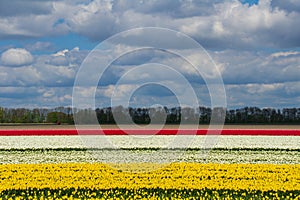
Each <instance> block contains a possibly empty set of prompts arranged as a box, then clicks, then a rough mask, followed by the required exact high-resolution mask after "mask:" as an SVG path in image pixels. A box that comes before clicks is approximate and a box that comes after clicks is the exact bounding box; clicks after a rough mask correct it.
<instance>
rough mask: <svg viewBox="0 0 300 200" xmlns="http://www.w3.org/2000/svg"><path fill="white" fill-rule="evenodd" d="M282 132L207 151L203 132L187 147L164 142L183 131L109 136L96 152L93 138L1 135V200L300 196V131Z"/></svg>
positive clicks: (221, 139)
mask: <svg viewBox="0 0 300 200" xmlns="http://www.w3.org/2000/svg"><path fill="white" fill-rule="evenodd" d="M281 131H282V133H286V134H278V133H275V134H274V135H272V134H270V133H271V131H270V132H268V133H269V134H258V135H255V134H253V132H251V131H250V132H249V134H246V133H245V132H243V133H244V134H242V135H238V134H233V135H230V134H224V135H220V136H218V139H217V140H216V141H215V144H214V146H212V147H211V148H209V149H204V148H203V147H202V146H201V144H202V143H203V141H205V138H206V137H207V136H205V135H201V134H199V135H197V136H193V138H192V143H191V144H190V145H189V147H188V148H185V149H183V148H180V145H178V146H176V145H166V144H168V143H172V141H173V140H174V137H179V141H181V140H183V139H184V138H188V137H192V136H189V135H188V134H187V135H180V136H174V135H172V134H170V135H163V134H160V135H154V136H151V137H148V138H147V137H145V138H144V137H141V136H138V137H136V138H135V137H134V136H126V135H109V136H107V137H109V140H110V141H111V142H112V143H113V144H114V145H115V146H114V148H108V147H103V148H101V147H99V146H97V145H96V146H93V145H94V144H88V145H87V143H85V142H86V141H87V140H86V139H85V137H91V138H92V140H95V141H96V136H95V135H90V136H89V135H84V136H78V135H63V134H60V135H48V134H46V135H43V134H36V132H35V134H32V135H23V134H19V135H7V134H2V135H1V131H0V199H300V137H299V135H297V134H298V133H299V131H298V130H294V131H293V134H287V132H284V130H281ZM275 132H276V131H275ZM2 133H3V132H2ZM18 133H21V132H18ZM40 133H42V131H40ZM258 133H259V131H258ZM265 133H266V132H265ZM290 133H291V132H290ZM93 137H95V138H93ZM101 137H105V136H100V139H101ZM132 137H133V138H132ZM180 137H182V138H180ZM209 137H210V136H209ZM98 139H99V138H98ZM102 139H103V138H102ZM88 141H89V140H88Z"/></svg>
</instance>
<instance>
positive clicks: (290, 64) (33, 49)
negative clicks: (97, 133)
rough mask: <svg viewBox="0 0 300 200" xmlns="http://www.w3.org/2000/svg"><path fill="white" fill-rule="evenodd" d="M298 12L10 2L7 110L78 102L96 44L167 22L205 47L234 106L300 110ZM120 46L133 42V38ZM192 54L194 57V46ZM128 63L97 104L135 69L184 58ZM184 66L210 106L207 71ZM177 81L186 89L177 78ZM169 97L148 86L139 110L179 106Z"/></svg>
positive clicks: (4, 59) (259, 7) (0, 90)
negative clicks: (78, 82) (75, 94)
mask: <svg viewBox="0 0 300 200" xmlns="http://www.w3.org/2000/svg"><path fill="white" fill-rule="evenodd" d="M299 18H300V1H295V0H286V1H281V0H272V1H271V0H260V1H258V0H248V1H246V0H241V1H237V0H228V1H221V0H212V1H210V0H202V1H195V0H187V1H184V0H165V1H156V0H148V1H132V0H75V1H74V0H55V1H50V0H44V1H38V0H28V1H26V2H25V1H22V0H13V1H11V0H3V1H1V2H0V106H2V107H29V108H33V107H56V106H71V105H72V90H73V85H74V80H75V77H76V75H77V73H78V71H79V69H80V66H81V64H82V62H83V61H84V59H85V58H86V57H87V56H88V54H89V53H90V51H91V50H92V49H93V48H95V47H96V46H97V45H98V44H99V43H100V42H102V41H104V40H105V39H107V38H109V37H111V36H113V35H115V34H117V33H119V32H121V31H126V30H129V29H132V28H139V27H161V28H168V29H172V30H175V31H179V32H181V33H184V34H186V35H188V36H190V37H191V38H193V39H194V40H195V41H197V42H198V43H199V44H201V45H202V46H203V47H204V48H205V50H206V51H207V52H208V53H209V55H210V56H211V57H212V59H213V60H214V62H215V63H216V66H217V68H218V71H219V72H220V74H221V77H222V79H223V81H224V87H225V91H226V100H227V104H228V107H229V108H238V107H243V106H258V107H276V108H282V107H300V79H299V74H300V22H299ZM145 37H147V36H145ZM161 37H166V39H167V36H161ZM162 40H164V38H162ZM175 42H177V41H175ZM178 42H179V41H178ZM118 45H119V46H120V49H128V48H130V47H132V46H130V45H132V44H127V43H126V42H124V43H120V44H118ZM134 45H137V44H134ZM112 53H114V52H112ZM190 55H191V58H193V52H190ZM109 56H110V55H109V54H108V55H107V59H109ZM122 59H123V60H122ZM122 59H121V60H119V61H116V62H115V63H113V64H112V66H111V67H110V68H109V69H108V70H107V72H106V74H105V77H102V79H101V80H103V82H102V83H101V84H99V85H100V86H99V87H98V89H97V94H96V102H97V104H98V106H109V105H110V99H111V95H112V93H113V91H114V89H115V88H116V83H117V81H118V79H120V78H121V76H122V75H124V73H126V72H127V71H128V69H129V68H130V67H135V66H138V65H141V64H145V63H149V62H157V63H166V62H167V61H170V60H173V61H174V62H177V64H178V63H180V61H178V60H177V59H176V58H173V57H171V56H165V55H163V54H162V53H160V52H151V51H148V52H142V51H141V52H137V53H133V54H131V55H128V56H127V57H126V58H122ZM128 66H130V67H128ZM178 71H179V72H180V73H182V74H183V75H184V76H185V77H186V79H187V80H188V81H189V82H191V83H192V85H193V87H194V90H195V92H196V94H197V96H198V98H199V102H201V104H203V105H205V106H210V99H209V94H208V91H207V87H206V85H205V82H204V81H203V80H202V79H201V77H200V78H199V77H197V76H196V75H195V74H193V72H192V71H189V69H188V68H185V67H184V65H182V68H180V67H179V68H178ZM145 74H147V73H146V72H145ZM156 78H157V77H153V82H156V81H158V80H157V79H156ZM167 78H168V77H166V79H167ZM170 82H172V84H173V86H174V87H176V88H180V84H179V83H178V82H176V80H170ZM136 84H137V83H134V82H130V83H126V84H124V85H121V87H120V88H122V91H119V93H120V94H118V96H119V97H120V98H122V94H124V93H126V91H129V90H130V88H134V87H135V86H136ZM170 94H172V93H170V91H169V90H167V89H165V88H160V89H159V88H157V85H155V86H153V87H152V88H151V87H142V88H140V89H139V90H137V92H136V93H135V94H134V95H133V97H132V99H131V101H132V105H136V106H143V105H146V106H151V105H153V104H159V103H160V104H161V105H169V106H172V105H176V102H177V101H176V97H175V96H174V95H170ZM181 95H186V94H184V93H182V94H181Z"/></svg>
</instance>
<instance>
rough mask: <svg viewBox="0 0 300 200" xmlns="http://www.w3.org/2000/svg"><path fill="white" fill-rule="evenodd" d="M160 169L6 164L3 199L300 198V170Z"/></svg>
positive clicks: (1, 168) (0, 185) (0, 168)
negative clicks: (161, 194)
mask: <svg viewBox="0 0 300 200" xmlns="http://www.w3.org/2000/svg"><path fill="white" fill-rule="evenodd" d="M159 167H160V165H159V164H149V163H145V164H119V165H118V164H113V165H110V164H102V163H92V164H91V163H64V164H5V165H0V195H1V194H6V193H7V192H8V191H20V192H25V193H26V191H27V192H28V191H31V190H34V191H35V190H38V191H43V190H45V191H48V192H50V193H51V191H60V190H61V191H69V190H72V191H73V192H74V195H75V194H76V192H77V191H78V190H82V189H83V190H84V189H85V190H86V191H87V192H88V193H89V191H90V193H91V194H92V193H93V191H110V190H112V189H117V190H118V189H124V191H123V190H122V191H123V192H127V193H130V192H129V191H131V190H132V191H139V190H142V191H143V190H146V193H147V192H149V190H152V189H156V190H157V189H160V190H162V191H166V192H168V191H172V190H175V191H181V192H182V191H187V193H191V192H192V193H193V191H194V192H195V191H198V192H201V191H206V192H207V191H224V192H226V191H227V192H228V191H229V193H230V194H231V193H232V191H237V192H238V193H239V194H240V195H243V193H245V195H247V193H253V191H260V192H272V191H274V192H275V193H276V192H277V191H280V192H283V193H285V194H288V193H289V192H291V195H292V196H293V197H295V194H294V192H295V191H296V193H297V194H298V193H299V191H300V164H294V165H285V164H283V165H276V164H200V163H172V164H170V165H165V166H163V167H161V168H159ZM137 169H140V170H141V172H137ZM144 169H147V170H146V171H144ZM150 169H153V170H150ZM108 193H109V192H108ZM71 194H72V193H71ZM180 194H181V193H180ZM204 194H205V193H203V195H204ZM207 194H209V193H207ZM279 194H280V193H278V194H277V193H276V195H279ZM36 195H37V194H36ZM139 195H142V194H139ZM274 195H275V194H274ZM71 196H72V195H71ZM142 196H143V195H142Z"/></svg>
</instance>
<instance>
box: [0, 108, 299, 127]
mask: <svg viewBox="0 0 300 200" xmlns="http://www.w3.org/2000/svg"><path fill="white" fill-rule="evenodd" d="M213 114H214V115H215V117H217V118H218V117H219V118H222V117H225V124H300V108H283V109H275V108H258V107H243V108H239V109H225V108H213V109H211V108H209V107H198V108H191V107H184V108H181V107H173V108H168V107H156V108H131V107H129V108H124V107H123V106H117V107H113V108H112V107H106V108H97V109H95V110H93V109H73V110H72V108H71V107H57V108H53V109H47V108H34V109H28V108H3V107H0V123H56V124H74V121H75V122H76V123H81V124H92V123H100V124H116V123H124V124H127V123H130V122H134V123H136V124H149V123H154V124H155V123H166V124H180V123H195V122H196V123H199V124H209V123H210V120H211V118H212V115H213ZM95 119H96V121H95Z"/></svg>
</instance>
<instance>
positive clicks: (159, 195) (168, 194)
mask: <svg viewBox="0 0 300 200" xmlns="http://www.w3.org/2000/svg"><path fill="white" fill-rule="evenodd" d="M299 197H300V190H296V191H260V190H254V191H253V190H238V191H236V190H227V189H220V190H210V189H206V190H198V189H194V190H193V189H162V188H141V189H124V188H112V189H105V190H104V189H103V190H93V189H89V188H86V189H85V188H69V189H56V190H51V189H48V188H45V189H42V190H40V189H36V188H28V189H27V190H6V191H2V192H0V198H1V199H10V198H12V199H15V198H22V199H41V198H42V199H70V198H72V199H91V198H93V199H142V198H145V199H147V198H152V199H199V198H203V199H297V198H299Z"/></svg>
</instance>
